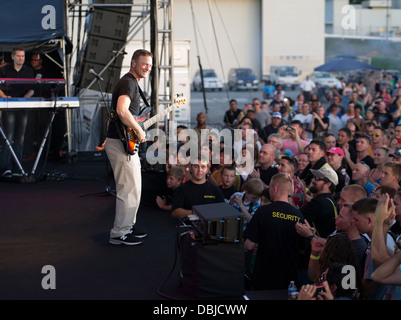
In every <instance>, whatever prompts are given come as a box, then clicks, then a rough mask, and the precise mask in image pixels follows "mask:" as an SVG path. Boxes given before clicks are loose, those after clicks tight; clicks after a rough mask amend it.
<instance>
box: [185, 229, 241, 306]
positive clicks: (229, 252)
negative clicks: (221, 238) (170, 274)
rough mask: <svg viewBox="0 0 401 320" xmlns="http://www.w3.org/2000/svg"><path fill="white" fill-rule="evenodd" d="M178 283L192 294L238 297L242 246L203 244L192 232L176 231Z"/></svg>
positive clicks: (212, 296)
mask: <svg viewBox="0 0 401 320" xmlns="http://www.w3.org/2000/svg"><path fill="white" fill-rule="evenodd" d="M180 265H181V270H180V284H181V286H182V289H183V291H184V292H185V293H186V294H187V295H188V296H190V297H192V298H197V299H213V298H230V299H232V298H240V297H242V296H243V294H244V292H245V284H244V282H245V278H244V265H245V258H244V246H243V242H242V241H241V242H239V243H218V244H215V245H204V244H203V243H202V242H200V241H197V240H196V239H195V237H194V235H193V233H192V232H190V231H186V232H183V233H182V234H181V235H180Z"/></svg>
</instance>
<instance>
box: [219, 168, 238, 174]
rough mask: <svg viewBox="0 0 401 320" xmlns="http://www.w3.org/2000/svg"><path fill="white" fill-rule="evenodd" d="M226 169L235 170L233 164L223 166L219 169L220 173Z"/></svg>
mask: <svg viewBox="0 0 401 320" xmlns="http://www.w3.org/2000/svg"><path fill="white" fill-rule="evenodd" d="M226 170H229V171H235V167H233V166H224V167H223V168H222V169H221V171H220V174H223V173H224V171H226Z"/></svg>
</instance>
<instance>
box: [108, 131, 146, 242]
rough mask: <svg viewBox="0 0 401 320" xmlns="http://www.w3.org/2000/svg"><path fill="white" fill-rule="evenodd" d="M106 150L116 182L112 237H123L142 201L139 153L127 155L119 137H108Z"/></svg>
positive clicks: (134, 219)
mask: <svg viewBox="0 0 401 320" xmlns="http://www.w3.org/2000/svg"><path fill="white" fill-rule="evenodd" d="M105 150H106V153H107V157H108V158H109V161H110V164H111V167H112V169H113V173H114V180H115V183H116V192H117V195H116V215H115V219H114V226H113V229H111V231H110V237H111V238H116V237H121V236H123V235H125V234H127V233H129V231H130V230H131V228H132V226H133V225H134V224H135V222H136V214H137V212H138V208H139V205H140V202H141V188H142V175H141V163H140V161H139V156H138V153H136V154H135V155H133V156H130V155H127V153H126V152H125V151H124V147H123V144H122V142H121V141H120V140H118V139H110V138H107V139H106V144H105Z"/></svg>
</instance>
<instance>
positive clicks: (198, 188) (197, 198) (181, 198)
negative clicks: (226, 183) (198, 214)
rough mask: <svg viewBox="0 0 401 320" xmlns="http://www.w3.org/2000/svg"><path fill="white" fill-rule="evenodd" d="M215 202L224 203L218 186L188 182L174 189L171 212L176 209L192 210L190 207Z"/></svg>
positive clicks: (208, 183) (209, 183)
mask: <svg viewBox="0 0 401 320" xmlns="http://www.w3.org/2000/svg"><path fill="white" fill-rule="evenodd" d="M217 202H224V195H223V192H222V191H221V190H220V188H219V187H218V186H216V185H215V184H213V183H211V182H209V181H206V182H205V183H203V184H196V183H193V182H192V181H191V180H189V181H187V182H185V183H183V184H181V185H180V186H179V187H178V188H177V189H176V191H175V193H174V197H173V206H172V211H174V210H175V209H178V208H182V209H185V210H192V206H196V205H201V204H210V203H217Z"/></svg>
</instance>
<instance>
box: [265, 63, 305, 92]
mask: <svg viewBox="0 0 401 320" xmlns="http://www.w3.org/2000/svg"><path fill="white" fill-rule="evenodd" d="M300 74H301V71H300V70H298V68H297V67H296V66H271V67H270V81H271V82H272V83H273V85H274V86H276V85H278V84H279V85H281V87H282V88H283V89H287V88H291V89H292V90H295V88H297V87H299V84H300V83H301V81H300V78H299V76H300Z"/></svg>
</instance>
